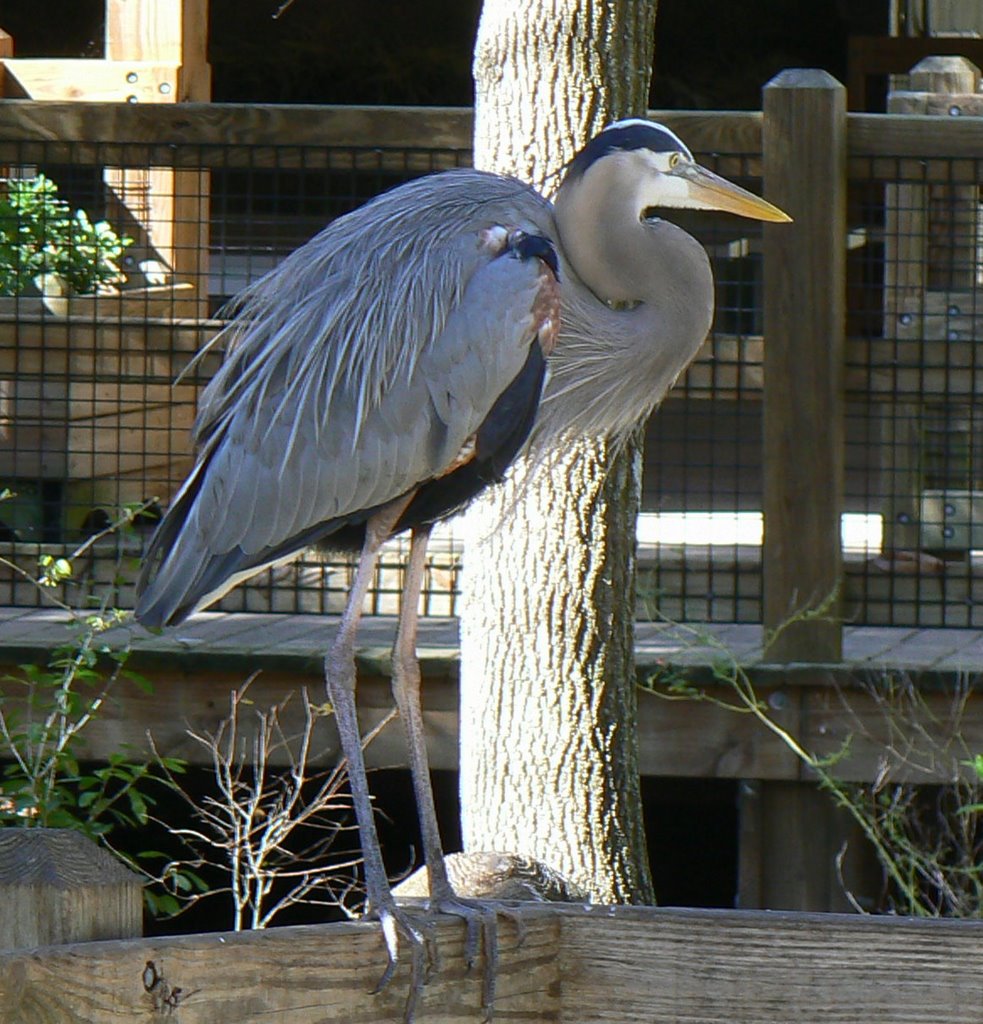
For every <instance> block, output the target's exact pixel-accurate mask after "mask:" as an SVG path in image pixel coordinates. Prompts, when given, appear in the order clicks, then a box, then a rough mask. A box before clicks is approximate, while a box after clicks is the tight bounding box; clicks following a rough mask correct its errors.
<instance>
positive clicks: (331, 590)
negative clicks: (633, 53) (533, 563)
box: [0, 142, 470, 615]
mask: <svg viewBox="0 0 983 1024" xmlns="http://www.w3.org/2000/svg"><path fill="white" fill-rule="evenodd" d="M3 159H4V163H3V169H2V176H3V177H5V178H19V179H23V180H28V181H36V180H37V175H38V174H39V173H40V174H43V175H44V176H46V177H47V178H48V179H49V180H51V181H53V182H56V183H57V186H58V195H59V198H64V200H65V201H66V202H67V203H68V206H69V208H70V210H71V211H75V210H79V209H80V210H84V211H85V212H86V215H87V217H88V219H89V221H91V222H92V223H94V224H99V222H100V221H102V220H103V219H105V220H106V222H107V223H109V224H110V225H111V226H112V228H113V229H114V230H115V231H116V232H117V233H118V234H119V235H120V236H125V237H126V238H127V239H129V240H130V241H129V244H128V245H127V247H126V248H125V249H124V250H123V252H122V253H120V254H119V257H118V259H117V263H118V268H119V270H120V274H119V275H118V276H119V280H118V281H114V282H111V283H109V284H106V285H104V286H102V287H101V288H100V290H99V292H98V293H96V294H92V295H83V296H74V295H71V296H70V295H68V294H65V290H64V289H63V287H62V285H61V282H60V281H59V280H55V279H53V278H52V275H48V277H47V278H45V279H43V280H42V279H41V278H40V277H39V276H37V275H34V276H32V277H31V279H30V280H28V281H27V282H26V284H25V286H24V289H23V291H21V292H20V293H19V294H17V295H9V296H6V297H0V488H3V489H5V490H6V492H8V493H7V496H6V498H5V500H3V501H2V502H0V555H2V556H3V558H5V559H6V560H7V562H8V563H13V565H16V566H18V567H19V568H20V569H21V570H23V572H21V571H18V570H17V569H15V568H11V566H10V565H0V603H2V604H6V605H22V606H23V605H27V606H32V605H36V604H39V603H41V602H42V598H41V595H40V594H39V592H38V589H37V587H35V586H33V585H32V584H31V582H30V580H29V579H28V578H27V576H32V575H37V569H36V567H37V564H38V560H39V558H40V557H42V556H45V555H47V556H50V557H51V558H56V559H57V558H62V557H65V556H67V555H70V554H71V553H72V552H73V551H74V550H76V549H77V547H78V545H80V544H84V543H85V542H86V541H87V540H91V539H92V538H93V537H95V536H96V535H98V534H100V533H101V531H103V530H104V529H106V528H107V527H108V526H110V525H111V524H112V523H113V522H114V521H116V520H117V519H118V518H119V517H120V510H121V509H122V508H124V507H126V506H129V508H130V509H131V510H132V509H137V508H140V509H142V508H143V506H144V505H146V504H147V503H150V507H149V508H148V509H147V511H146V513H145V514H141V515H140V516H139V517H138V518H137V519H136V520H135V522H134V524H133V525H132V526H130V527H128V528H127V529H125V530H121V531H116V532H114V533H112V534H110V535H107V536H105V537H102V538H99V539H98V540H96V541H95V542H94V543H92V544H91V545H90V546H88V547H87V548H86V549H85V551H84V552H83V554H81V555H80V556H78V557H77V558H75V559H74V560H73V564H72V568H73V573H72V577H71V579H69V580H66V581H63V582H62V583H61V584H60V585H59V586H58V587H57V588H53V590H52V592H53V593H55V594H56V595H57V596H58V597H60V598H62V599H64V600H66V601H67V602H68V603H70V604H72V605H75V606H80V605H84V604H86V603H102V602H105V601H108V602H110V603H112V604H114V605H118V606H122V607H129V606H130V605H131V604H132V600H133V593H132V588H133V582H134V580H135V576H136V570H137V566H138V564H139V557H140V553H141V550H142V548H143V545H144V543H145V540H146V537H147V536H148V535H149V532H150V531H151V530H152V528H153V515H154V513H155V512H157V511H159V507H160V505H162V504H165V503H166V501H167V499H168V498H169V497H170V496H171V495H172V494H173V493H174V492H175V491H176V490H177V488H178V486H179V485H180V483H181V481H182V480H183V479H184V477H185V475H186V473H187V471H188V469H189V468H190V465H191V452H190V445H189V429H190V427H191V424H192V422H193V418H194V410H195V408H196V406H197V400H198V395H199V393H200V390H201V388H202V387H203V386H204V384H205V383H206V382H207V380H208V379H209V378H210V376H211V374H212V373H213V372H214V370H215V368H216V366H217V365H218V359H219V358H220V357H218V356H217V355H209V356H208V357H207V358H205V359H204V360H202V361H201V362H200V363H198V365H197V366H196V367H195V368H194V369H193V370H192V371H191V372H190V373H187V374H186V375H185V376H184V377H183V378H182V379H181V381H180V383H178V384H175V383H174V381H175V379H176V378H177V377H178V376H179V374H180V373H181V372H182V371H184V370H186V368H187V366H188V364H189V362H190V361H191V358H192V356H193V354H194V353H195V352H196V351H197V350H198V349H199V348H200V347H201V346H202V345H203V344H204V343H205V342H207V340H208V339H209V338H210V337H211V336H213V335H214V333H215V332H216V330H217V329H218V328H219V327H220V323H219V321H217V320H215V319H210V318H213V317H215V316H216V314H217V313H218V312H219V311H220V310H221V308H222V306H223V305H225V303H226V302H227V300H228V299H229V298H231V297H232V295H234V294H235V293H236V292H238V291H239V290H240V289H241V288H242V287H243V286H244V285H245V284H247V283H249V282H250V281H252V280H255V279H256V278H257V277H259V276H260V275H261V274H262V273H264V272H265V271H266V270H268V269H270V268H271V267H272V266H274V265H275V263H276V262H278V261H279V259H281V258H282V257H283V256H284V255H285V254H286V253H287V252H289V251H291V250H292V249H294V248H295V247H296V246H297V245H299V244H301V243H302V242H303V241H305V240H306V238H308V237H310V236H311V235H313V234H314V233H315V232H316V231H318V230H319V229H320V228H321V227H323V226H324V224H325V223H326V222H327V221H329V220H330V219H332V218H333V217H336V216H338V215H340V214H341V213H344V212H346V211H347V210H350V209H352V208H354V207H355V206H357V205H358V204H360V203H361V202H364V201H365V200H366V199H367V198H369V197H370V196H372V195H375V194H377V193H378V192H381V191H383V190H385V189H387V188H390V187H392V186H393V185H395V184H398V183H399V182H400V181H405V180H408V179H410V178H412V177H416V176H419V175H420V174H424V173H428V172H429V171H432V170H440V169H444V168H446V167H449V166H459V165H466V164H468V163H469V162H470V153H469V152H468V151H467V150H463V149H462V150H438V149H427V148H425V147H422V148H420V149H405V150H386V149H380V148H377V147H365V148H360V147H337V148H331V147H318V148H317V149H316V150H314V149H313V148H311V149H304V148H302V147H297V146H286V147H255V148H252V149H251V148H249V147H241V146H237V147H233V146H229V147H216V146H208V147H181V148H177V147H171V146H147V145H144V144H140V145H134V146H125V145H122V144H118V143H111V144H109V143H107V144H99V143H85V144H78V145H73V144H68V143H52V144H50V146H49V145H45V144H42V143H35V142H32V143H25V144H24V146H23V147H21V148H20V149H18V150H16V151H13V152H12V149H11V146H10V144H6V145H5V148H4V157H3ZM29 216H30V215H29V213H25V212H20V213H17V214H16V215H14V216H10V215H8V216H7V217H6V219H5V220H4V221H3V222H2V223H0V230H2V229H4V228H8V229H11V230H10V231H8V233H7V237H8V241H9V240H10V238H11V237H13V238H14V240H15V242H16V240H17V237H18V235H17V233H18V232H19V231H20V232H21V233H23V225H24V223H26V221H27V220H28V219H29ZM45 216H47V217H48V219H49V220H52V219H53V218H54V215H53V214H45ZM41 219H42V220H44V217H42V218H41ZM57 244H59V245H64V246H68V247H74V250H77V251H78V254H80V255H81V250H82V246H81V243H80V242H79V241H78V240H72V239H68V240H67V241H66V240H64V239H62V240H60V241H59V242H58V243H57ZM12 247H13V248H16V246H15V245H13V243H11V245H9V246H7V249H8V251H6V252H4V253H2V254H0V255H2V256H4V257H6V258H7V260H8V262H9V261H10V259H11V258H13V259H15V260H16V259H18V258H20V257H19V256H18V255H17V253H16V252H15V253H14V255H13V257H12V256H11V252H10V251H9V250H11V248H12ZM10 290H13V289H10ZM404 554H405V553H404V552H403V550H402V544H401V543H400V542H395V543H394V544H393V545H391V546H390V548H389V549H388V550H387V552H386V554H385V556H384V558H383V559H382V562H381V564H380V567H379V570H378V573H377V580H376V586H375V588H374V589H373V591H372V593H371V596H370V599H369V601H368V608H367V610H368V611H370V612H373V613H384V612H393V611H395V610H396V601H397V595H398V593H399V592H400V590H401V583H402V580H401V573H402V563H403V560H404V557H403V556H404ZM458 566H459V553H458V549H457V545H456V544H455V542H454V541H453V537H452V536H451V535H444V536H441V537H438V538H437V539H436V542H435V544H434V545H433V554H432V558H431V564H430V566H429V568H428V580H427V587H426V593H425V596H424V599H423V607H422V611H423V612H424V613H425V614H429V615H450V614H453V612H454V599H455V595H456V593H457V589H458V588H457V572H458ZM350 571H351V567H350V566H349V565H348V564H346V563H342V564H337V563H326V562H323V561H320V560H318V558H317V556H313V557H305V558H304V559H302V560H300V561H299V562H297V563H295V564H293V565H292V566H288V567H285V568H282V569H279V570H276V571H275V572H268V573H264V574H262V575H260V576H259V577H257V578H255V579H254V580H253V581H250V583H249V584H247V585H245V586H243V587H241V588H238V589H237V590H236V591H233V592H232V594H230V595H229V597H228V598H227V599H225V601H224V602H223V603H222V605H220V607H224V608H228V609H249V610H253V609H255V610H262V611H284V612H287V611H290V612H301V611H309V612H321V611H329V610H330V611H335V610H338V609H339V608H340V606H341V601H342V599H343V595H344V593H345V592H346V590H347V584H348V578H349V575H350ZM25 572H26V574H27V575H26V576H25V575H24V573H25Z"/></svg>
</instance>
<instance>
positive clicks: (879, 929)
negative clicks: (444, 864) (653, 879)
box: [561, 908, 983, 1024]
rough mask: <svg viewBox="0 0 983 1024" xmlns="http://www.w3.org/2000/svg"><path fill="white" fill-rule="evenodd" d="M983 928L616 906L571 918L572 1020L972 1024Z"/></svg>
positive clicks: (979, 989) (566, 970)
mask: <svg viewBox="0 0 983 1024" xmlns="http://www.w3.org/2000/svg"><path fill="white" fill-rule="evenodd" d="M981 935H983V926H981V925H980V924H979V923H978V922H968V921H913V920H907V919H897V918H885V917H876V918H875V917H861V916H848V915H843V914H822V915H819V914H815V915H814V914H784V913H767V914H764V913H755V912H752V911H746V912H738V911H699V910H690V911H682V910H673V911H655V910H648V909H642V908H624V909H622V908H618V909H617V910H614V911H611V912H605V913H604V914H603V915H602V914H598V913H597V912H596V911H595V912H594V913H593V914H585V913H583V912H580V913H576V912H572V913H569V914H566V913H565V914H564V918H563V946H562V956H563V975H562V982H561V984H562V996H561V998H562V1003H563V1006H564V1007H566V1008H569V1011H568V1012H569V1013H570V1016H569V1017H565V1018H564V1019H565V1020H571V1021H577V1022H579V1024H591V1022H594V1021H598V1022H600V1021H619V1022H625V1024H632V1022H636V1021H637V1022H638V1024H642V1022H645V1024H651V1022H652V1021H692V1022H697V1021H699V1022H705V1024H711V1022H712V1024H724V1022H726V1024H765V1022H768V1024H771V1022H779V1021H782V1022H784V1021H797V1022H802V1024H820V1022H831V1021H838V1022H846V1021H856V1020H867V1021H876V1022H884V1024H886V1022H891V1024H957V1022H958V1024H974V1022H975V1021H976V1020H977V1019H978V1016H979V1006H980V1005H981V1002H983V980H981V978H980V975H979V972H980V970H981V969H983V942H981V941H980V940H981Z"/></svg>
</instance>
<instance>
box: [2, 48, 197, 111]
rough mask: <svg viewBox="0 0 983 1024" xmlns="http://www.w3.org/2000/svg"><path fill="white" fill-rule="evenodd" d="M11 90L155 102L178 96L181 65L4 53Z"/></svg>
mask: <svg viewBox="0 0 983 1024" xmlns="http://www.w3.org/2000/svg"><path fill="white" fill-rule="evenodd" d="M3 67H4V72H5V88H6V90H7V93H8V95H11V94H13V95H17V93H15V92H14V90H19V91H20V94H21V95H22V96H24V97H29V98H31V99H35V100H52V101H55V102H57V101H59V100H74V101H76V102H77V101H78V100H85V101H86V102H88V103H126V104H132V103H154V102H157V101H158V100H159V99H160V98H161V97H162V96H170V95H176V94H177V93H178V92H179V89H180V82H181V68H180V66H179V65H177V64H173V63H163V62H160V61H147V60H128V61H107V60H88V59H86V58H74V57H5V58H4V59H3Z"/></svg>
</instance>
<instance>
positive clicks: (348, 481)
mask: <svg viewBox="0 0 983 1024" xmlns="http://www.w3.org/2000/svg"><path fill="white" fill-rule="evenodd" d="M451 178H452V179H456V180H455V181H453V182H452V184H454V185H455V186H456V188H450V189H449V190H448V188H447V187H446V183H445V185H444V187H442V188H441V189H440V194H439V197H433V196H432V195H430V194H428V193H426V192H425V190H424V189H423V187H422V186H421V187H420V189H419V192H420V194H419V195H418V196H416V197H414V196H413V195H406V194H405V193H407V192H408V191H412V186H411V187H410V189H401V190H399V193H403V195H402V196H400V197H399V203H398V204H397V203H396V202H395V201H394V200H393V199H391V198H390V197H387V196H383V197H380V199H379V200H376V201H375V202H374V203H371V204H367V206H366V207H363V208H362V210H360V211H356V214H355V215H353V216H350V217H347V218H345V219H344V221H342V222H340V225H343V230H342V227H341V226H339V228H337V229H335V230H334V231H332V228H328V229H327V230H326V231H325V232H323V233H322V234H321V235H320V236H318V237H317V238H316V239H314V240H312V242H311V243H309V244H308V246H305V247H303V248H302V249H300V250H298V251H297V252H296V253H294V254H293V255H292V256H290V257H288V259H287V260H285V261H284V263H283V264H281V265H280V267H279V268H278V269H277V270H276V271H274V273H273V274H272V275H270V276H268V277H267V278H265V279H264V280H263V281H262V282H260V283H259V284H258V285H257V286H255V287H254V289H253V290H252V291H251V292H250V293H249V294H248V295H247V296H246V297H245V299H244V302H243V306H242V312H241V319H240V320H239V321H237V322H236V324H235V325H234V326H233V327H232V329H231V331H230V335H231V337H230V352H229V354H228V357H227V360H226V362H225V364H224V365H223V367H222V369H221V370H220V371H219V373H218V374H217V375H216V378H215V379H214V381H213V382H212V384H211V385H210V386H209V388H208V389H207V390H206V393H205V395H204V396H203V401H202V405H201V410H200V413H199V418H198V421H197V423H196V434H197V438H198V440H199V442H200V443H201V445H202V455H203V457H204V456H206V455H207V457H208V458H209V460H210V461H209V468H208V473H207V475H206V477H205V478H204V483H203V485H202V488H201V491H200V492H199V494H198V496H197V498H196V500H195V503H194V508H193V511H192V512H191V515H190V516H189V521H188V523H187V524H186V527H185V530H184V531H183V532H184V533H185V540H184V541H182V543H186V538H187V534H188V530H189V529H190V530H191V533H192V535H196V537H197V539H198V544H197V545H196V547H198V550H199V551H200V552H201V553H202V554H203V555H204V554H208V555H220V554H223V553H225V552H227V551H230V550H232V549H233V548H235V547H239V548H241V550H242V551H244V552H245V553H246V554H248V555H252V554H256V553H258V552H262V551H263V550H264V549H267V548H269V547H271V546H274V545H276V544H277V543H280V542H282V541H284V540H286V539H287V538H289V537H291V536H293V535H295V534H298V533H300V532H301V531H303V530H304V529H306V528H308V527H310V526H312V525H314V524H316V523H319V522H323V521H326V520H330V519H332V518H335V517H341V516H344V515H348V514H350V513H352V512H354V511H358V510H361V509H366V508H371V507H373V506H375V505H379V504H382V503H384V502H386V501H389V500H391V499H393V498H395V497H398V496H399V495H400V494H403V493H405V492H407V491H408V490H410V489H412V488H413V487H414V486H416V485H417V484H419V483H421V482H423V481H424V480H427V479H431V478H433V477H435V476H438V475H440V474H441V473H442V472H444V471H445V470H446V468H447V467H448V466H449V464H450V463H451V461H452V460H453V459H454V458H455V457H456V456H457V454H458V453H459V451H460V450H461V447H462V446H463V445H464V443H465V442H466V441H467V439H468V438H469V437H470V436H471V435H472V434H473V433H474V432H475V431H476V430H477V428H478V426H480V424H481V422H482V420H483V419H484V418H485V416H486V415H487V414H488V412H489V410H490V408H491V405H492V404H493V403H494V400H495V398H497V396H498V395H499V394H500V393H501V392H502V391H503V390H504V389H505V387H506V386H507V385H508V384H509V383H510V382H511V381H512V379H513V378H514V377H515V376H516V375H517V374H518V372H519V370H520V369H521V368H522V365H523V363H524V361H525V358H526V355H527V353H528V349H529V345H530V344H531V342H532V340H533V321H532V313H531V309H532V304H533V300H534V298H535V295H536V289H537V284H538V281H537V268H536V266H535V263H534V261H533V262H524V261H520V260H517V259H513V258H511V257H510V256H508V255H506V256H502V257H499V258H492V254H490V253H488V252H487V251H483V250H482V249H481V248H480V247H479V245H478V232H479V231H480V230H482V229H483V228H486V227H488V226H490V225H491V224H494V223H498V222H502V223H505V224H506V225H507V226H508V227H510V228H511V227H522V228H524V229H526V230H533V231H536V230H538V231H540V232H543V231H544V228H545V229H548V228H549V227H550V226H551V220H550V216H551V214H550V212H549V207H548V205H547V204H546V203H545V202H544V201H543V200H542V199H540V197H539V196H537V195H536V194H535V193H534V192H532V190H526V189H525V188H524V187H523V186H521V185H519V184H518V183H516V182H511V181H507V180H504V179H497V178H491V177H490V176H487V175H478V174H476V173H475V172H467V173H464V172H462V174H461V175H460V176H457V175H451ZM476 179H477V180H476ZM423 180H424V181H426V179H423ZM417 184H419V183H414V185H417ZM476 186H480V187H476ZM456 192H457V193H459V195H457V196H455V193H456ZM399 193H394V194H391V195H399ZM431 193H433V189H432V187H431ZM483 194H485V195H488V196H489V198H486V199H484V200H483V201H477V200H476V198H475V197H476V196H478V197H479V198H480V197H482V195H483ZM428 197H429V198H430V201H431V206H430V207H429V208H428V207H427V203H426V200H427V199H428ZM387 199H388V201H387ZM414 204H415V205H414ZM362 211H366V212H365V213H364V214H363V213H362ZM410 211H411V212H412V215H410ZM360 214H361V215H362V218H361V219H362V220H364V223H361V222H360V220H359V215H360ZM428 214H429V215H431V216H430V218H429V220H430V223H429V225H428ZM370 229H371V230H370ZM369 236H371V237H369Z"/></svg>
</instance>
